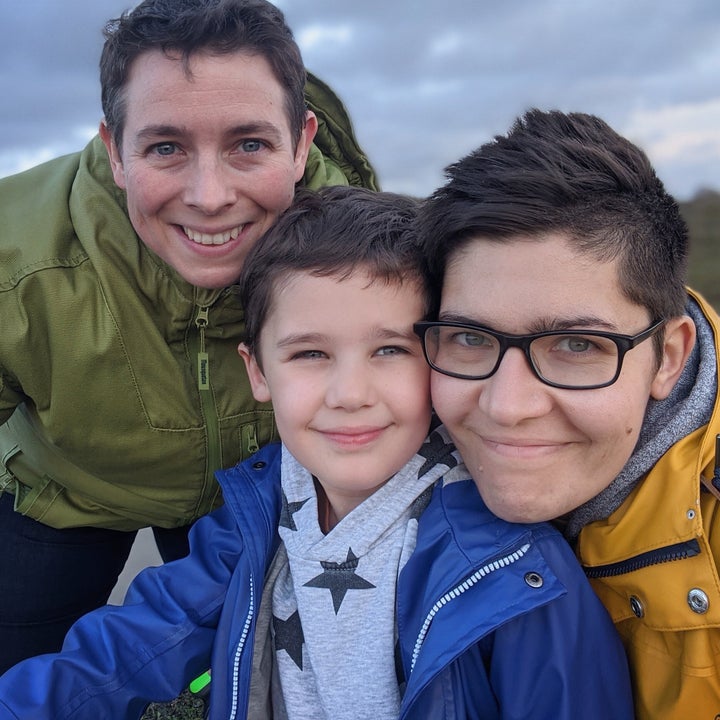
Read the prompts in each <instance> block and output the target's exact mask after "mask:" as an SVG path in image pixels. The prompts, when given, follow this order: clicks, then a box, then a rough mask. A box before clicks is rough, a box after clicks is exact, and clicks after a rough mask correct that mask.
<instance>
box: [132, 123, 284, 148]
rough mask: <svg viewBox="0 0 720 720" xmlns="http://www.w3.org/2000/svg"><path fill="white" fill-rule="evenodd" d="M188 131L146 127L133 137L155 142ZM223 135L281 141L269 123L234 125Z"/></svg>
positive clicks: (152, 126) (178, 128)
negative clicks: (258, 137) (256, 136)
mask: <svg viewBox="0 0 720 720" xmlns="http://www.w3.org/2000/svg"><path fill="white" fill-rule="evenodd" d="M189 134H190V131H189V130H188V129H187V128H186V127H183V126H182V125H169V124H165V125H163V124H159V125H146V126H145V127H143V128H141V129H140V130H139V131H138V132H137V133H136V135H135V138H136V139H137V140H141V141H143V140H156V139H158V138H163V137H171V138H172V137H183V136H185V135H189ZM224 135H226V136H227V137H247V136H252V135H261V136H264V137H267V138H269V139H270V140H271V141H272V142H273V143H277V142H279V141H280V140H281V139H282V132H281V131H280V129H279V128H278V127H277V125H274V124H273V123H270V122H262V121H258V122H251V123H244V124H241V125H235V126H233V127H231V128H230V129H229V130H227V131H226V132H225V133H224Z"/></svg>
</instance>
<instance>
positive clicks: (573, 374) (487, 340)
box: [413, 320, 665, 390]
mask: <svg viewBox="0 0 720 720" xmlns="http://www.w3.org/2000/svg"><path fill="white" fill-rule="evenodd" d="M664 323H665V320H655V321H654V322H653V323H652V325H650V327H648V328H647V329H646V330H643V331H642V332H639V333H638V334H637V335H620V334H618V333H610V332H601V331H599V330H557V331H556V330H552V331H548V332H540V333H534V334H532V335H505V334H504V333H500V332H496V331H495V330H490V329H489V328H486V327H482V326H480V325H472V324H466V323H456V322H428V321H424V322H417V323H415V325H414V326H413V330H414V331H415V333H416V334H417V335H418V336H419V337H420V339H421V341H422V346H423V352H424V353H425V358H426V359H427V361H428V363H429V365H430V367H431V368H432V369H433V370H437V372H439V373H443V375H450V377H456V378H461V379H463V380H485V379H486V378H489V377H490V376H491V375H492V374H493V373H494V372H495V371H496V370H497V369H498V367H500V363H501V362H502V359H503V356H504V355H505V353H506V352H507V350H508V348H511V347H516V348H520V349H521V350H522V351H523V352H524V353H525V357H526V358H527V360H528V363H529V364H530V367H531V368H532V370H533V372H534V373H535V375H536V376H537V378H538V380H540V381H541V382H543V383H545V384H546V385H550V386H552V387H556V388H563V389H566V390H592V389H595V388H603V387H607V386H608V385H612V384H613V383H614V382H615V381H616V380H617V379H618V377H619V376H620V370H621V369H622V364H623V358H624V357H625V353H627V352H628V351H629V350H632V348H634V347H635V346H637V345H639V344H640V343H641V342H643V341H644V340H647V339H648V338H650V337H652V336H653V335H654V334H655V333H656V332H657V331H658V330H660V328H661V327H662V326H663V325H664Z"/></svg>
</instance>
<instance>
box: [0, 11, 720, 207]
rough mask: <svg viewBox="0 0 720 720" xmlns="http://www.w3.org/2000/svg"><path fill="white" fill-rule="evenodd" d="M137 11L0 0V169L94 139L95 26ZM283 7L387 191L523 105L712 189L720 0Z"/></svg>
mask: <svg viewBox="0 0 720 720" xmlns="http://www.w3.org/2000/svg"><path fill="white" fill-rule="evenodd" d="M133 4H134V2H133V0H21V1H19V2H18V1H15V0H0V88H1V89H2V103H1V104H0V176H2V175H7V174H10V173H12V172H15V171H16V170H19V169H24V168H26V167H29V166H31V165H34V164H36V163H38V162H40V161H42V160H45V159H49V158H50V157H54V156H55V155H59V154H63V153H66V152H71V151H74V150H76V149H79V148H81V147H82V146H83V145H84V144H85V142H86V140H87V139H88V138H89V137H90V136H91V135H92V134H93V133H94V132H95V129H96V128H97V124H98V122H99V120H100V102H99V84H98V81H97V60H98V57H99V53H100V47H101V43H102V36H101V28H102V25H103V23H104V21H105V20H107V19H109V18H111V17H116V16H117V15H118V14H120V13H121V12H122V11H123V10H125V9H127V8H128V7H130V6H132V5H133ZM277 4H278V5H279V6H280V7H281V8H282V9H283V10H284V11H285V13H286V16H287V19H288V22H289V24H290V25H291V27H292V28H293V30H294V31H295V35H296V37H297V39H298V41H299V44H300V46H301V48H302V50H303V55H304V57H305V62H306V65H307V67H308V68H309V69H310V70H312V71H313V72H315V73H316V74H317V75H319V76H320V77H321V78H323V79H324V80H325V81H326V82H329V83H330V84H331V85H332V86H333V87H334V89H335V90H336V91H337V92H338V94H339V95H340V96H341V98H342V99H343V100H344V102H345V104H346V105H347V107H348V109H349V111H350V114H351V116H352V118H353V122H354V125H355V129H356V132H357V135H358V138H359V140H360V143H361V145H362V146H363V147H364V148H365V150H366V151H367V152H368V154H369V155H370V157H371V159H372V161H373V162H374V164H375V166H376V168H377V169H378V171H379V175H380V179H381V182H382V185H383V187H384V188H385V189H388V190H396V191H400V192H409V193H415V194H426V193H427V192H429V191H431V190H432V189H433V188H435V187H436V186H437V185H439V184H440V183H441V182H442V177H443V176H442V169H443V168H444V167H445V165H447V164H448V163H450V162H452V161H454V160H456V159H458V158H459V157H461V156H462V155H464V154H465V153H467V152H469V151H470V150H472V149H474V148H475V147H477V146H478V145H480V144H481V143H483V142H485V141H486V140H488V139H490V138H491V137H492V136H493V135H495V134H497V133H502V132H504V131H505V130H507V128H508V127H509V125H510V124H511V123H512V120H513V119H514V118H515V117H516V116H517V115H518V114H520V113H522V112H523V111H524V110H525V109H527V108H529V107H532V106H537V107H541V108H545V109H550V108H560V109H562V110H578V111H583V112H591V113H595V114H597V115H600V116H601V117H603V118H604V119H606V120H607V121H608V122H610V124H611V125H613V126H614V127H615V128H616V129H617V130H619V131H620V132H621V133H623V134H625V135H627V136H628V137H630V138H631V139H632V140H634V141H635V142H637V143H638V144H640V145H641V146H642V147H643V148H644V149H645V150H646V151H647V152H648V154H649V155H650V158H651V159H652V160H653V162H654V163H655V165H656V167H657V168H658V171H659V173H660V175H661V177H662V178H663V179H664V180H665V182H666V184H667V186H668V188H669V190H670V191H671V192H673V193H674V194H675V195H677V197H678V198H680V199H687V198H689V197H691V196H692V195H693V194H694V193H695V192H696V191H697V190H698V189H701V188H708V187H710V188H715V189H720V2H718V0H503V1H500V0H495V1H492V2H491V1H490V0H278V2H277Z"/></svg>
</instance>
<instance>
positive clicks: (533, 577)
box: [525, 572, 544, 588]
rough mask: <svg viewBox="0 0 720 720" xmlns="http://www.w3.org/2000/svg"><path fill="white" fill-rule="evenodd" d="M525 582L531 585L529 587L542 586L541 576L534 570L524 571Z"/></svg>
mask: <svg viewBox="0 0 720 720" xmlns="http://www.w3.org/2000/svg"><path fill="white" fill-rule="evenodd" d="M525 582H526V583H527V584H528V585H529V586H530V587H531V588H539V587H542V586H543V582H544V580H543V578H542V575H540V573H536V572H529V573H525Z"/></svg>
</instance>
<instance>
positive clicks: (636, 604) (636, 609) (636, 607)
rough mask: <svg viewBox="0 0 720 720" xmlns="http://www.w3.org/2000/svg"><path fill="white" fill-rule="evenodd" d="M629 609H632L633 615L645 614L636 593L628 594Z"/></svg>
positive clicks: (639, 616) (640, 615)
mask: <svg viewBox="0 0 720 720" xmlns="http://www.w3.org/2000/svg"><path fill="white" fill-rule="evenodd" d="M630 609H631V610H632V611H633V615H634V616H635V617H638V618H641V617H643V616H644V615H645V607H644V606H643V604H642V601H641V600H640V598H639V597H637V596H636V595H631V596H630Z"/></svg>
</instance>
